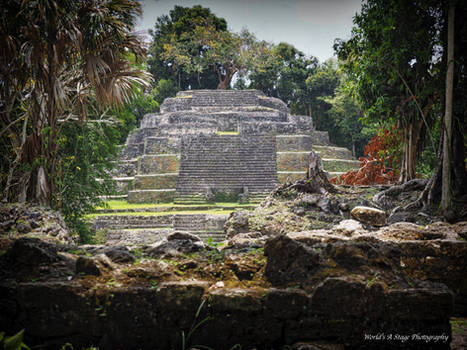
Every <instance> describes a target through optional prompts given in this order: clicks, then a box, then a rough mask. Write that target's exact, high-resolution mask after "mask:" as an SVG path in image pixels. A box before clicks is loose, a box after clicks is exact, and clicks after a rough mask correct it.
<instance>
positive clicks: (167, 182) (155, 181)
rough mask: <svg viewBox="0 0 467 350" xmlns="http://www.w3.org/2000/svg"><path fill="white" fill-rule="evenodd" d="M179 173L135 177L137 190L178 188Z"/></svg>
mask: <svg viewBox="0 0 467 350" xmlns="http://www.w3.org/2000/svg"><path fill="white" fill-rule="evenodd" d="M177 179H178V173H172V174H154V175H137V176H136V177H135V189H137V190H151V189H153V190H158V189H174V188H176V187H177Z"/></svg>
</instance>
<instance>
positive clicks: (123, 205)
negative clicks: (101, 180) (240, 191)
mask: <svg viewBox="0 0 467 350" xmlns="http://www.w3.org/2000/svg"><path fill="white" fill-rule="evenodd" d="M105 204H106V205H107V206H102V207H101V206H99V207H96V209H97V210H99V209H112V210H115V209H131V210H136V209H145V208H164V207H174V208H177V207H187V208H189V207H212V206H219V207H236V206H239V207H244V206H251V207H255V206H256V205H255V204H239V203H233V202H232V203H231V202H219V203H205V204H204V203H203V204H173V203H128V202H126V201H121V200H108V201H106V202H105Z"/></svg>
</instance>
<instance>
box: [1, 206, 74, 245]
mask: <svg viewBox="0 0 467 350" xmlns="http://www.w3.org/2000/svg"><path fill="white" fill-rule="evenodd" d="M2 235H8V236H9V237H23V236H27V237H36V238H40V239H42V240H47V241H51V242H55V243H62V244H70V243H71V244H72V243H76V242H77V241H78V237H77V236H73V235H71V234H70V232H69V231H68V228H67V226H66V224H65V221H64V220H63V218H62V216H61V215H60V213H58V212H56V211H53V210H48V209H44V208H42V207H37V206H32V205H29V204H22V203H14V204H11V203H8V204H4V205H2V206H0V236H2Z"/></svg>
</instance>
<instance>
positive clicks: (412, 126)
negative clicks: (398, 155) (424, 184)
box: [399, 120, 423, 183]
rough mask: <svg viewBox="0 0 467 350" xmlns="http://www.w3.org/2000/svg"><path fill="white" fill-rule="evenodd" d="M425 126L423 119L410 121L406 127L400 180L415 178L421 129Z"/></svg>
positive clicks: (402, 181) (405, 180)
mask: <svg viewBox="0 0 467 350" xmlns="http://www.w3.org/2000/svg"><path fill="white" fill-rule="evenodd" d="M422 127H423V121H422V120H419V121H417V122H413V121H411V122H409V124H408V125H407V126H406V127H405V130H404V134H405V142H404V158H403V160H402V166H401V174H400V176H399V182H401V183H404V182H407V181H410V180H413V179H415V177H416V172H415V165H416V161H417V153H418V148H419V143H420V130H421V128H422Z"/></svg>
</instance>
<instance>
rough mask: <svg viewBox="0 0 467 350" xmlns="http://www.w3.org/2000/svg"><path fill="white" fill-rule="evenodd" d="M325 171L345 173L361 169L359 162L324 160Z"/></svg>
mask: <svg viewBox="0 0 467 350" xmlns="http://www.w3.org/2000/svg"><path fill="white" fill-rule="evenodd" d="M322 161H323V169H324V170H325V171H328V172H345V171H348V170H352V169H359V168H360V162H359V161H358V160H347V159H322Z"/></svg>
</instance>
